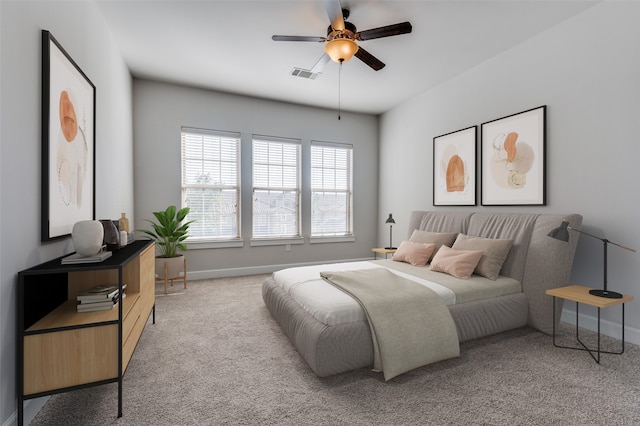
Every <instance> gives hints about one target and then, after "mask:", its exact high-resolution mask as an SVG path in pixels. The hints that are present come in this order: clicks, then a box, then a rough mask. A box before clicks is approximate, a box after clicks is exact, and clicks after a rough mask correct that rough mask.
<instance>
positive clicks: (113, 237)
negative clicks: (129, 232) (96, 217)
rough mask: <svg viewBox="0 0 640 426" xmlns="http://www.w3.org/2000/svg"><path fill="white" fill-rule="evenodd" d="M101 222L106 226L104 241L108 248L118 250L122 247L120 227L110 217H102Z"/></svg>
mask: <svg viewBox="0 0 640 426" xmlns="http://www.w3.org/2000/svg"><path fill="white" fill-rule="evenodd" d="M100 223H101V224H102V227H103V228H104V243H105V244H106V245H107V250H109V251H114V250H118V249H119V248H120V232H118V228H116V225H115V224H114V223H113V221H112V220H109V219H102V220H101V221H100Z"/></svg>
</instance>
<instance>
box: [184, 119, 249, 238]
mask: <svg viewBox="0 0 640 426" xmlns="http://www.w3.org/2000/svg"><path fill="white" fill-rule="evenodd" d="M239 172H240V133H232V132H221V131H214V130H205V129H192V128H184V127H183V128H182V205H183V206H188V207H189V208H190V211H189V216H188V217H187V219H188V220H194V221H195V222H194V223H192V224H191V226H190V227H189V238H192V239H207V240H209V239H210V240H221V239H235V238H240V229H239V223H240V220H239V218H240V208H239V207H240V185H239Z"/></svg>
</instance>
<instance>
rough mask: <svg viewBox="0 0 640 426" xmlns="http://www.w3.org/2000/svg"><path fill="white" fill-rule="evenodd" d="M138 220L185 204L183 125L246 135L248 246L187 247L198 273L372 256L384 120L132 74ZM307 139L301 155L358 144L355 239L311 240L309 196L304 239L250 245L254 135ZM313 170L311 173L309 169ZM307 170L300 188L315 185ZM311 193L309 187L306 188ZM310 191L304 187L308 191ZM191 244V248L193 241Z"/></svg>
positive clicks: (245, 231) (245, 226) (241, 271)
mask: <svg viewBox="0 0 640 426" xmlns="http://www.w3.org/2000/svg"><path fill="white" fill-rule="evenodd" d="M133 86H134V96H133V99H134V118H135V120H134V121H135V124H134V135H135V153H134V157H135V193H136V200H135V206H136V208H135V210H136V216H135V222H136V226H137V227H138V228H144V227H148V224H147V223H146V222H145V221H144V219H145V218H152V217H153V216H152V212H153V211H156V210H160V209H165V208H166V207H167V206H169V205H171V204H175V205H180V170H181V168H180V128H181V126H188V127H196V128H204V129H213V130H224V131H235V132H240V133H241V138H242V149H241V157H242V158H241V163H242V167H241V175H242V176H241V179H242V183H241V187H242V193H241V215H242V216H241V228H242V238H243V239H244V246H243V247H235V248H215V249H199V250H192V249H191V248H190V249H189V250H188V251H187V252H186V257H187V261H188V270H189V275H190V276H191V277H192V278H206V277H212V276H230V275H245V274H252V273H264V272H270V271H273V270H275V269H279V268H282V267H284V266H286V265H298V264H304V263H309V262H330V261H335V260H344V259H360V258H371V257H372V255H373V253H371V248H372V247H373V244H374V243H375V241H376V236H375V232H376V225H377V224H376V215H375V214H372V213H373V212H375V211H376V208H377V190H378V189H377V167H378V128H377V122H378V118H377V117H376V116H372V115H365V114H350V113H345V112H343V113H342V119H341V120H338V117H337V111H332V110H324V109H318V108H309V107H304V106H299V105H293V104H287V103H281V102H273V101H266V100H260V99H255V98H248V97H243V96H235V95H230V94H224V93H219V92H213V91H207V90H201V89H196V88H188V87H184V86H177V85H171V84H165V83H159V82H153V81H147V80H139V79H134V84H133ZM252 134H259V135H268V136H281V137H287V138H298V139H301V140H302V148H303V156H304V155H305V149H308V146H309V143H310V141H311V140H320V141H328V142H338V143H348V144H353V153H354V154H353V155H354V165H353V169H354V171H353V186H354V234H355V237H356V239H355V241H354V242H339V243H322V244H309V241H308V238H307V237H308V236H309V229H310V224H309V223H308V220H307V219H308V217H309V208H310V207H309V206H310V199H309V198H308V197H307V198H303V199H302V213H303V220H302V226H303V228H302V231H303V236H305V243H304V244H302V245H291V251H289V252H287V251H285V246H284V244H283V245H278V246H266V247H251V246H250V237H251V208H252V204H251V186H252V184H251V150H250V147H251V135H252ZM307 173H308V172H307ZM309 179H310V177H309V175H308V174H307V175H304V174H303V176H302V185H303V186H305V187H306V188H309V187H310V183H309ZM306 193H307V194H308V191H306ZM304 194H305V192H304V191H303V195H304ZM190 247H191V246H190Z"/></svg>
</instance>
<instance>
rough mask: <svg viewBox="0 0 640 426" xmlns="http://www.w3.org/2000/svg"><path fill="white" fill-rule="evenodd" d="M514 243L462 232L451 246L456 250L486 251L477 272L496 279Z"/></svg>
mask: <svg viewBox="0 0 640 426" xmlns="http://www.w3.org/2000/svg"><path fill="white" fill-rule="evenodd" d="M512 244H513V241H512V240H500V239H494V238H481V237H470V236H468V235H464V234H460V235H458V238H456V242H455V243H453V246H452V247H451V248H454V249H456V250H480V251H482V252H483V253H484V255H483V256H482V258H480V262H478V266H476V269H475V273H476V274H478V275H482V276H483V277H487V278H489V279H490V280H496V279H497V278H498V275H500V269H502V264H503V263H504V261H505V259H506V258H507V256H508V255H509V250H510V249H511V245H512Z"/></svg>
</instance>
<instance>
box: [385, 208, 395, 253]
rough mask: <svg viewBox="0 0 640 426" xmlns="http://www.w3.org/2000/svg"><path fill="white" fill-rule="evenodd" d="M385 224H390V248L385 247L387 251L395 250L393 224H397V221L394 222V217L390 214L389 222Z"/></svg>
mask: <svg viewBox="0 0 640 426" xmlns="http://www.w3.org/2000/svg"><path fill="white" fill-rule="evenodd" d="M384 223H388V224H389V247H385V249H387V250H395V249H396V248H395V247H394V246H393V238H392V236H393V233H392V232H393V224H394V223H396V221H395V220H393V216H392V215H391V213H389V217H388V218H387V220H386V221H385V222H384Z"/></svg>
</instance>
